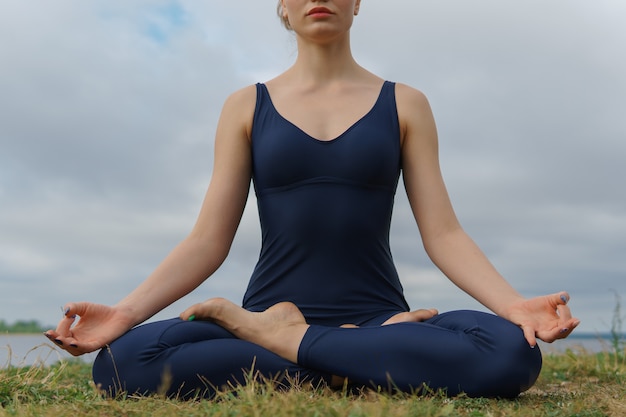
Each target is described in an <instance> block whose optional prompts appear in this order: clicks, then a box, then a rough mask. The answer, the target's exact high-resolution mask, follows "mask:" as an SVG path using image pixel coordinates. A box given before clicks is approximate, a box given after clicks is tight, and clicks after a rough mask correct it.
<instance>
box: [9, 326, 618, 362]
mask: <svg viewBox="0 0 626 417" xmlns="http://www.w3.org/2000/svg"><path fill="white" fill-rule="evenodd" d="M540 347H541V350H542V352H543V353H544V354H547V353H559V352H564V351H565V350H567V349H572V350H573V351H574V352H576V351H577V350H581V349H584V350H585V351H586V352H602V351H612V350H613V347H612V344H611V340H610V337H609V336H608V335H603V336H596V335H579V336H570V337H569V338H567V339H564V340H559V341H558V342H556V343H552V344H548V343H543V342H540ZM622 347H626V341H624V340H622ZM96 355H97V352H94V353H89V354H87V355H83V356H80V358H81V360H84V361H85V362H87V363H91V362H93V360H94V359H95V357H96ZM70 358H73V356H72V355H70V354H69V353H67V352H65V351H64V350H61V349H59V348H58V347H56V346H55V345H54V344H53V343H52V342H50V341H49V340H48V339H46V338H45V337H44V336H43V335H38V334H28V335H14V334H0V368H6V367H7V366H29V365H37V364H43V365H51V364H53V363H55V362H57V361H59V360H63V359H70Z"/></svg>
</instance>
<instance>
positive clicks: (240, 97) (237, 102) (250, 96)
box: [225, 84, 257, 107]
mask: <svg viewBox="0 0 626 417" xmlns="http://www.w3.org/2000/svg"><path fill="white" fill-rule="evenodd" d="M256 90H257V87H256V85H255V84H251V85H248V86H246V87H243V88H240V89H239V90H236V91H234V92H233V93H231V94H230V95H229V96H228V98H227V99H226V102H225V106H228V105H232V106H235V107H238V106H244V107H245V106H246V105H248V106H249V105H250V104H252V105H254V103H255V102H256Z"/></svg>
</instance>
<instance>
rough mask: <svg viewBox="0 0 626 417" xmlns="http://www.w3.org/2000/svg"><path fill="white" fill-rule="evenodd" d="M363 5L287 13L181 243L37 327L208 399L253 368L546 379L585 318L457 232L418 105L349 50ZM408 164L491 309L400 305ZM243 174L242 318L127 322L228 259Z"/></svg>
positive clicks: (410, 185) (450, 258)
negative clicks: (248, 270)
mask: <svg viewBox="0 0 626 417" xmlns="http://www.w3.org/2000/svg"><path fill="white" fill-rule="evenodd" d="M360 3H361V2H360V0H327V1H323V0H318V1H312V0H282V1H280V2H279V5H278V11H279V15H280V16H281V17H282V18H283V21H284V23H285V25H286V26H287V27H288V28H289V29H290V30H293V31H294V32H295V36H296V39H297V43H298V56H297V59H296V61H295V63H294V65H293V66H292V67H291V68H289V69H288V70H287V71H286V72H284V73H283V74H281V75H279V76H278V77H276V78H274V79H272V80H270V81H269V82H267V83H265V84H257V85H255V86H249V87H246V88H244V89H242V90H240V91H238V92H236V93H234V94H233V95H232V96H231V97H229V98H228V100H227V101H226V103H225V105H224V108H223V111H222V114H221V117H220V121H219V124H218V129H217V133H216V143H215V163H214V172H213V176H212V179H211V183H210V186H209V188H208V191H207V195H206V198H205V201H204V203H203V206H202V209H201V212H200V214H199V218H198V220H197V223H196V225H195V226H194V228H193V230H192V232H191V234H190V235H189V236H188V237H187V238H186V239H185V240H183V241H182V242H181V243H180V244H179V245H178V246H177V247H176V248H175V249H174V250H173V251H172V252H171V253H170V254H169V256H167V258H166V259H165V260H164V261H163V262H162V263H161V264H160V265H159V267H158V268H157V269H156V270H155V271H154V272H153V273H152V274H151V275H150V276H149V277H148V278H147V279H146V280H145V281H144V282H143V283H142V284H141V285H139V287H137V288H136V289H135V290H134V291H133V292H131V293H130V294H129V295H128V296H127V297H125V298H124V299H123V300H122V301H120V302H119V303H118V304H117V305H115V306H112V307H108V306H103V305H98V304H93V303H70V304H68V305H67V307H66V310H65V317H64V318H63V320H62V321H61V322H60V323H59V325H58V327H57V329H56V330H54V331H52V330H51V331H48V332H47V333H46V336H47V337H49V338H50V339H52V340H54V341H55V342H56V343H57V344H58V345H60V346H61V347H63V348H64V349H66V350H67V351H68V352H70V353H72V354H74V355H80V354H83V353H86V352H90V351H94V350H97V349H100V348H103V347H105V346H106V348H105V349H102V350H101V352H100V354H99V355H98V358H97V359H96V361H95V363H94V370H93V374H94V380H95V382H96V383H97V384H99V385H100V386H101V388H102V389H104V390H107V391H109V392H111V393H113V394H115V393H118V392H121V391H128V392H141V393H151V392H156V391H157V390H159V389H161V390H163V389H166V390H167V392H168V393H169V394H171V395H179V396H181V397H188V396H193V395H205V396H211V395H213V394H214V392H215V389H217V388H219V387H222V386H226V385H232V384H234V383H244V382H245V377H246V375H248V373H249V370H250V369H254V370H255V371H258V372H259V373H260V374H261V375H263V376H265V377H272V378H275V379H276V380H279V381H280V380H284V379H285V378H288V377H289V380H293V379H296V380H298V381H300V383H303V382H310V383H319V382H322V381H323V382H326V383H328V384H330V385H333V386H337V385H338V386H340V385H343V384H344V383H345V382H346V379H347V381H348V383H350V384H355V385H357V386H370V387H371V386H373V387H382V388H387V387H389V388H393V389H399V390H402V391H420V390H422V389H423V388H424V387H426V386H428V387H429V388H430V389H443V390H446V392H447V393H448V394H450V395H455V394H457V393H460V392H465V393H467V394H468V395H472V396H502V397H514V396H516V395H518V394H519V393H520V392H522V391H524V390H525V389H528V388H529V387H530V386H531V385H532V384H533V383H534V381H535V380H536V378H537V376H538V374H539V371H540V368H541V353H540V352H539V349H538V348H536V338H540V339H542V340H544V341H547V342H552V341H554V340H556V339H559V338H563V337H566V336H567V335H569V334H570V333H571V332H572V330H573V329H574V328H575V327H576V326H577V325H578V324H579V321H578V320H577V319H575V318H572V316H571V314H570V311H569V309H568V307H567V306H566V303H567V301H568V299H569V296H568V294H567V293H565V292H561V293H557V294H552V295H547V296H543V297H538V298H533V299H524V298H523V297H522V296H521V295H520V294H518V293H517V292H516V291H515V290H514V289H513V288H512V287H511V286H510V285H509V284H508V283H507V282H506V281H505V280H504V279H503V278H502V277H501V276H500V275H499V274H498V272H497V271H496V270H495V269H494V268H493V266H492V265H491V264H490V263H489V261H488V260H487V259H486V258H485V256H484V255H483V254H482V253H481V251H480V250H479V248H478V247H477V246H476V245H475V244H474V242H473V241H472V240H471V239H470V238H469V237H468V236H467V235H466V234H465V232H464V231H463V229H462V228H461V226H460V225H459V223H458V221H457V219H456V216H455V214H454V211H453V209H452V207H451V204H450V201H449V199H448V195H447V191H446V189H445V185H444V183H443V180H442V176H441V173H440V170H439V161H438V149H437V147H438V145H437V134H436V129H435V123H434V121H433V118H432V115H431V110H430V107H429V105H428V102H427V100H426V98H425V97H424V95H423V94H421V93H420V92H419V91H417V90H414V89H413V88H411V87H408V86H406V85H402V84H394V83H391V82H387V81H384V80H383V79H381V78H379V77H378V76H376V75H374V74H372V73H370V72H368V71H367V70H365V69H364V68H362V67H361V66H359V65H358V64H357V63H356V61H355V60H354V58H353V56H352V54H351V50H350V28H351V26H352V22H353V19H354V16H356V15H357V14H358V11H359V7H360ZM400 170H402V172H403V179H404V183H405V188H406V191H407V194H408V197H409V201H410V203H411V208H412V211H413V214H414V216H415V219H416V221H417V223H418V225H419V229H420V233H421V236H422V240H423V242H424V247H425V248H426V251H427V253H428V255H429V256H430V258H431V259H432V260H433V262H434V263H435V264H436V265H437V266H438V267H439V268H440V269H441V270H442V271H443V272H444V273H445V275H446V276H447V277H448V278H449V279H450V280H452V282H454V283H455V284H456V285H457V286H459V287H460V288H461V289H463V290H464V291H466V292H467V293H469V294H470V295H471V296H473V297H474V298H475V299H477V300H478V301H480V302H481V303H482V304H484V305H485V306H487V307H488V308H489V309H491V310H492V311H493V312H494V313H496V315H491V314H486V313H479V312H472V311H457V312H449V313H444V314H438V312H437V311H436V310H434V309H425V310H416V311H412V312H411V311H409V307H408V305H407V303H406V301H405V299H404V296H403V294H402V287H401V285H400V281H399V279H398V276H397V273H396V270H395V267H394V265H393V262H392V258H391V253H390V250H389V241H388V235H389V225H390V219H391V211H392V206H393V198H394V193H395V190H396V185H397V181H398V178H399V173H400ZM251 179H252V180H253V181H254V187H255V191H256V194H257V197H258V205H259V213H260V219H261V226H262V249H261V254H260V258H259V261H258V264H257V266H256V268H255V270H254V272H253V275H252V278H251V280H250V284H249V286H248V289H247V291H246V294H245V296H244V301H243V308H241V307H238V306H236V305H234V304H232V303H230V302H228V301H226V300H223V299H211V300H208V301H206V302H205V303H202V304H197V305H194V306H192V307H190V308H189V309H187V310H186V311H184V312H183V313H182V314H181V315H180V317H179V318H177V319H172V320H167V321H161V322H156V323H150V324H146V325H143V326H139V327H136V328H134V329H132V328H133V327H134V326H136V325H138V324H140V323H142V322H143V321H145V320H146V319H148V318H149V317H151V316H152V315H154V314H155V313H157V312H158V311H160V310H161V309H163V308H164V307H166V306H168V305H169V304H171V303H172V302H174V301H175V300H177V299H179V298H180V297H182V296H184V295H186V294H188V293H189V292H191V291H192V290H193V289H195V288H196V287H197V286H198V285H200V284H201V283H202V282H203V281H204V280H205V279H206V278H207V277H209V276H210V275H211V274H212V273H213V272H214V271H215V270H216V269H217V268H218V267H219V266H220V264H221V263H222V262H223V261H224V259H225V258H226V256H227V254H228V251H229V247H230V244H231V242H232V240H233V237H234V234H235V231H236V229H237V226H238V224H239V221H240V219H241V215H242V212H243V209H244V205H245V203H246V199H247V195H248V190H249V186H250V181H251ZM76 316H80V320H79V321H78V323H77V324H76V325H75V326H74V327H72V324H73V322H74V320H75V317H76ZM130 329H132V330H130ZM129 330H130V331H129ZM165 376H167V378H165ZM165 380H167V386H166V387H163V386H162V383H163V381H165ZM159 387H160V388H159Z"/></svg>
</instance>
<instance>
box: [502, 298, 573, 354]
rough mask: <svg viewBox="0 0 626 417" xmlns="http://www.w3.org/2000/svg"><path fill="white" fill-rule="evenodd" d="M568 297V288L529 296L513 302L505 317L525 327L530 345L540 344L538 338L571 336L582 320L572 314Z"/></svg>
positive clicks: (525, 334) (551, 339) (552, 339)
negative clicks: (568, 304) (548, 293)
mask: <svg viewBox="0 0 626 417" xmlns="http://www.w3.org/2000/svg"><path fill="white" fill-rule="evenodd" d="M568 301H569V294H567V293H566V292H560V293H556V294H551V295H544V296H541V297H535V298H530V299H527V300H523V301H520V302H517V303H514V304H512V305H511V306H510V307H509V308H508V310H507V313H506V316H505V318H506V319H508V320H510V321H512V322H513V323H515V324H517V325H518V326H520V327H521V328H522V330H523V331H524V337H525V338H526V340H528V343H529V344H530V345H531V346H535V345H536V344H537V339H541V340H543V341H544V342H548V343H552V342H554V341H555V340H557V339H563V338H566V337H567V336H569V335H570V334H571V333H572V331H573V330H574V329H575V328H576V326H578V325H579V324H580V320H578V319H577V318H574V317H572V313H571V311H570V309H569V307H568V306H567V302H568Z"/></svg>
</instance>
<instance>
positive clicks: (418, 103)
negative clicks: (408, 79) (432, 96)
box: [395, 82, 429, 108]
mask: <svg viewBox="0 0 626 417" xmlns="http://www.w3.org/2000/svg"><path fill="white" fill-rule="evenodd" d="M395 84H396V101H397V102H398V105H402V106H403V107H404V106H408V107H410V108H415V107H418V108H419V107H423V106H427V107H429V104H428V98H427V97H426V94H424V93H423V92H422V91H421V90H418V89H417V88H414V87H411V86H410V85H407V84H403V83H399V82H397V83H395Z"/></svg>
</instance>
